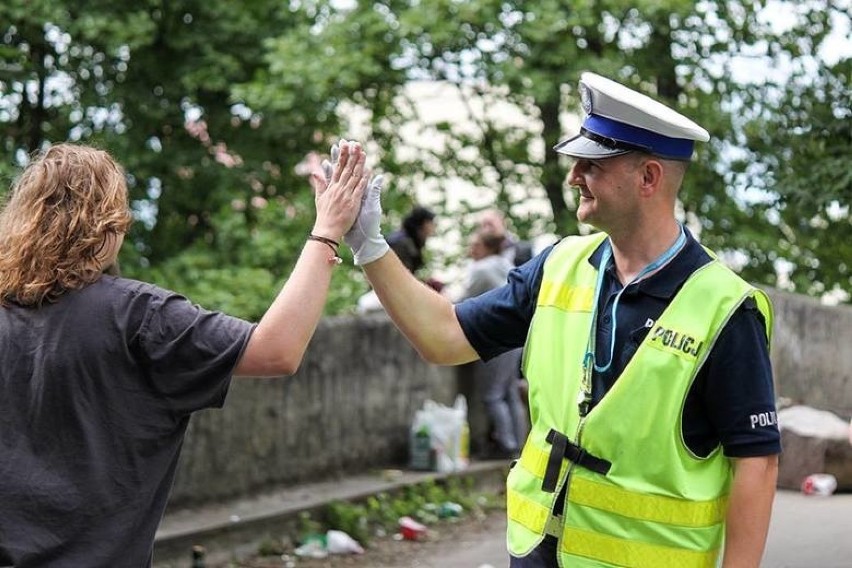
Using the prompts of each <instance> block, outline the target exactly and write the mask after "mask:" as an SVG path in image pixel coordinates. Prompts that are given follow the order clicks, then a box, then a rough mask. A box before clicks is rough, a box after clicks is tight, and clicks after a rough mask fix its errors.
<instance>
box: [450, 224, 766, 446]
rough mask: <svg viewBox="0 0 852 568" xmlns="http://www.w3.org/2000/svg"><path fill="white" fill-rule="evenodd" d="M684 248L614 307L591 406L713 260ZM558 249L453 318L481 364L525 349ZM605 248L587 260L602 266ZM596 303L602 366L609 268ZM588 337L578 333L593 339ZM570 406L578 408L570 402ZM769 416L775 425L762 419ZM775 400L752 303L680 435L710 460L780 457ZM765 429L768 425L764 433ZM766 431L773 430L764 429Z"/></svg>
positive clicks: (697, 392)
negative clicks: (715, 456) (720, 452)
mask: <svg viewBox="0 0 852 568" xmlns="http://www.w3.org/2000/svg"><path fill="white" fill-rule="evenodd" d="M687 237H688V239H687V243H686V244H685V245H684V247H683V249H682V250H681V251H680V252H679V253H678V254H677V256H675V258H674V259H672V261H671V262H669V263H668V264H667V265H666V266H664V267H663V268H662V269H661V270H659V271H658V272H657V273H655V274H653V275H651V276H650V277H648V278H646V279H644V280H641V281H639V282H638V283H635V284H630V285H628V287H627V289H626V290H624V293H623V294H622V296H621V299H620V300H619V303H618V308H617V314H616V316H617V318H616V319H617V321H618V326H617V329H616V330H615V350H614V355H613V361H612V366H611V367H610V368H609V369H608V371H607V372H604V373H598V372H595V373H594V375H593V377H592V383H593V384H592V395H593V400H594V402H597V401H599V400H600V399H601V397H602V396H604V394H605V393H606V392H607V391H609V389H610V388H611V387H612V385H613V384H614V383H615V381H616V380H617V379H618V376H619V375H620V374H621V371H622V370H623V369H624V367H625V366H626V365H627V363H628V362H629V361H630V359H631V357H633V354H634V353H635V352H636V349H637V348H638V347H639V344H640V343H641V341H642V340H643V339H644V338H645V336H646V335H647V333H648V331H649V326H648V325H646V324H647V323H648V322H649V320H653V321H656V320H657V318H658V317H659V316H660V314H662V313H663V310H664V309H665V308H666V306H668V305H669V303H670V302H671V300H672V298H673V297H674V296H675V294H677V292H678V290H680V287H681V286H682V285H683V283H684V282H685V281H686V279H687V278H688V277H689V275H690V274H692V273H693V272H694V271H695V270H696V269H698V268H699V267H701V266H703V265H704V264H706V263H708V262H710V260H711V258H710V255H708V254H707V252H706V251H705V250H704V248H703V247H702V246H701V245H700V244H699V243H698V242H697V241H696V240H695V239H694V238H693V237H692V235H691V234H689V232H688V231H687ZM552 250H553V247H549V248H547V249H546V250H545V251H543V252H542V253H541V254H539V255H538V256H536V257H535V258H533V259H532V260H530V261H529V262H527V263H526V264H524V265H522V266H520V267H518V268H516V269H515V270H513V271H512V272H511V273H510V274H509V278H508V282H507V284H506V285H505V286H503V287H501V288H497V289H495V290H491V291H489V292H486V293H485V294H482V295H480V296H477V297H476V298H471V299H469V300H465V301H464V302H461V303H460V304H458V305H457V306H456V315H457V316H458V319H459V322H460V324H461V327H462V329H463V330H464V333H465V335H466V336H467V339H468V341H469V342H470V344H471V345H472V346H473V348H474V349H475V350H476V351H477V353H479V355H480V356H481V357H482V358H483V359H490V358H491V357H494V356H495V355H498V354H500V353H502V352H504V351H506V350H508V349H511V348H513V347H518V346H521V345H523V344H524V342H525V341H526V337H527V332H528V331H529V327H530V322H531V321H532V316H533V312H534V311H535V304H536V299H537V297H538V292H539V288H540V286H541V279H542V272H543V269H544V262H545V260H546V259H547V256H548V255H549V254H550V252H551V251H552ZM602 254H603V245H602V246H600V247H598V249H597V250H596V251H595V252H594V253H593V254H592V255H591V256H590V257H589V260H588V262H590V263H591V264H592V265H593V266H595V267H597V266H599V264H600V259H601V255H602ZM601 288H602V289H601V293H600V297H599V299H598V325H597V335H596V351H597V360H598V364H602V363H605V362H606V361H607V360H608V359H609V353H610V341H611V338H612V336H611V333H612V321H611V320H612V317H611V314H612V304H613V301H614V300H615V296H616V294H618V292H619V291H620V290H621V289H622V285H621V282H620V281H619V279H618V277H617V275H616V272H615V265H614V264H613V263H612V261H610V264H609V266H608V268H607V269H606V272H605V274H604V279H603V282H602V287H601ZM589 331H590V330H578V333H589ZM572 403H573V402H572ZM761 415H765V416H768V417H771V419H770V420H766V419H763V420H760V419H759V418H758V417H760V416H761ZM775 416H776V414H775V393H774V386H773V380H772V369H771V367H770V362H769V346H768V343H767V338H766V331H765V325H764V320H763V316H762V314H761V313H760V311H758V309H757V306H756V305H755V303H754V301H753V300H751V299H749V300H747V301H746V302H745V303H744V304H743V305H742V306H740V307H739V308H738V309H737V310H736V312H735V313H734V315H733V316H732V317H731V319H730V321H729V322H728V323H727V324H726V325H725V328H724V329H723V330H722V333H721V334H720V336H719V338H718V340H717V341H716V343H715V345H714V346H713V349H712V351H711V352H710V355H709V356H708V358H707V360H706V361H705V362H704V365H703V366H702V368H701V370H700V371H699V373H698V376H697V377H696V380H695V382H694V383H693V385H692V387H691V388H690V391H689V394H688V395H687V399H686V404H685V407H684V414H683V433H684V440H685V441H686V444H687V446H688V447H689V448H690V449H691V450H692V451H693V452H694V453H695V454H697V455H700V456H706V455H708V454H709V453H710V452H711V451H713V449H714V448H716V447H717V446H718V445H719V444H721V445H722V447H723V448H724V453H725V455H727V456H729V457H753V456H765V455H772V454H777V453H779V452H780V451H781V436H780V433H779V431H778V427H777V425H776V420H775ZM761 424H764V425H763V426H761ZM767 424H768V425H767Z"/></svg>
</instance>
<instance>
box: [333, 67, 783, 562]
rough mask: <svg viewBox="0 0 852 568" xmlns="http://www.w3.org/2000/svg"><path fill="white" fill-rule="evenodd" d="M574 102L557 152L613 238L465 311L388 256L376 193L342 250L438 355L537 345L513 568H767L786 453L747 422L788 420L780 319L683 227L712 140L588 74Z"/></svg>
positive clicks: (511, 529) (441, 360)
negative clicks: (575, 128)
mask: <svg viewBox="0 0 852 568" xmlns="http://www.w3.org/2000/svg"><path fill="white" fill-rule="evenodd" d="M580 92H581V98H582V107H583V111H584V114H585V118H584V121H583V125H582V128H581V129H580V133H579V134H577V135H576V136H574V137H572V138H570V139H568V140H565V141H563V142H561V143H559V144H558V145H557V146H556V148H555V149H556V151H557V152H559V153H561V154H565V155H567V156H571V157H572V158H574V159H575V161H574V165H573V167H572V169H571V172H570V174H569V182H570V184H571V185H572V186H573V187H574V188H575V189H576V190H577V191H578V193H579V205H578V209H577V217H578V219H579V220H580V221H581V222H583V223H586V224H589V225H592V226H594V227H595V228H597V229H599V230H600V232H598V233H594V234H592V235H589V236H572V237H567V238H565V239H563V240H562V241H561V242H559V243H557V244H556V245H555V246H552V247H550V248H548V249H546V250H544V251H543V252H542V253H541V254H539V255H538V256H537V257H535V258H533V259H532V260H531V261H530V262H528V263H527V264H525V265H524V266H521V267H519V268H517V269H515V270H514V271H513V272H512V273H510V275H509V278H508V283H507V284H506V285H505V286H503V287H501V288H498V289H496V290H493V291H490V292H487V293H485V294H483V295H481V296H478V297H476V298H472V299H469V300H466V301H464V302H461V303H459V304H457V305H455V306H453V305H451V304H450V303H449V302H448V301H447V300H446V299H445V298H443V297H442V296H440V295H438V294H435V293H433V292H431V291H430V290H428V289H427V288H426V287H424V286H422V285H420V284H419V283H418V282H417V281H416V280H415V279H414V278H412V277H411V276H410V274H409V273H408V271H407V270H406V269H405V267H404V266H403V265H402V264H401V263H400V262H399V261H398V260H397V259H396V258H395V256H394V255H392V254H386V253H387V251H388V246H387V244H386V243H385V242H384V239H383V238H382V237H381V234H380V232H379V222H380V218H381V207H380V204H379V192H380V185H379V184H371V187H370V189H368V192H367V194H366V197H365V201H364V204H363V205H362V209H361V212H360V214H359V219H358V221H357V222H356V226H355V228H353V230H352V231H351V232H350V233H349V234H347V236H346V238H345V240H346V242H347V243H348V244H349V245H350V247H352V249H353V251H354V255H355V262H356V264H358V265H360V266H362V267H363V269H364V271H365V272H366V275H367V277H368V278H369V280H370V283H371V284H372V286H373V288H374V289H375V291H376V293H377V294H378V297H379V298H380V299H381V302H382V304H383V305H384V307H385V309H386V310H387V312H388V313H389V314H390V315H391V317H392V318H393V320H394V322H395V323H396V325H397V326H398V327H399V328H400V329H401V330H402V332H403V333H404V334H405V335H406V336H407V337H408V339H409V340H410V341H411V343H412V344H413V345H414V346H415V347H416V349H417V350H418V351H419V353H420V354H421V355H422V356H423V357H424V358H425V359H426V360H428V361H431V362H433V363H437V364H447V365H454V364H459V363H465V362H468V361H471V360H473V359H477V358H480V357H481V358H483V359H489V358H491V357H494V356H495V355H497V354H499V353H502V352H504V351H507V350H509V349H512V348H514V347H518V346H521V345H524V348H525V356H524V371H525V375H526V376H527V377H528V379H529V384H530V391H529V401H530V407H531V408H530V410H531V415H532V421H533V424H532V430H531V432H530V435H529V437H528V439H527V442H526V444H525V446H524V449H523V452H522V454H521V458H520V459H519V460H518V462H517V463H516V464H515V465H514V467H513V468H512V470H511V471H510V473H509V477H508V480H507V485H508V488H507V505H508V517H509V519H508V539H507V540H508V547H509V552H510V554H511V557H512V560H511V566H515V567H528V566H536V567H539V566H557V565H562V566H595V567H600V566H652V567H666V566H676V567H687V566H715V565H716V562H717V559H719V558H721V559H722V561H723V565H724V566H726V567H734V566H758V565H759V563H760V559H761V556H762V554H763V548H764V544H765V540H766V533H767V529H768V525H769V517H770V512H771V507H772V501H773V497H774V493H775V482H776V477H777V467H778V462H777V454H778V453H779V452H780V436H779V432H778V430H777V426H776V425H775V424H774V423H771V422H772V421H763V422H761V421H760V420H754V417H755V416H760V415H761V414H766V413H774V411H775V406H774V400H775V397H774V393H773V379H772V372H771V368H770V363H769V355H768V346H769V339H770V331H771V323H772V311H771V306H770V303H769V300H768V298H767V296H766V295H765V294H764V293H763V292H761V291H760V290H758V289H756V288H754V287H752V286H751V285H749V284H748V283H746V282H745V281H743V280H742V279H741V278H739V277H738V276H737V275H735V274H734V273H733V272H732V271H731V270H729V269H728V268H726V267H725V266H723V265H722V264H721V263H720V261H719V260H718V259H716V257H715V256H714V255H713V254H712V253H710V252H709V251H707V250H706V249H704V248H703V247H702V246H701V245H700V244H699V243H698V242H697V241H696V240H695V238H694V236H693V235H692V234H691V233H690V231H689V230H688V229H687V228H686V227H684V226H683V225H681V224H680V223H679V222H678V221H677V219H676V217H675V213H674V211H675V203H676V199H677V194H678V191H679V189H680V187H681V183H682V181H683V177H684V174H685V172H686V169H687V166H688V163H689V161H690V160H691V157H692V154H693V149H694V144H695V142H696V141H702V142H706V141H707V140H709V134H708V133H707V131H706V130H704V129H703V128H702V127H700V126H699V125H697V124H695V123H694V122H693V121H691V120H690V119H688V118H686V117H685V116H683V115H681V114H679V113H677V112H675V111H674V110H672V109H670V108H668V107H666V106H665V105H663V104H661V103H659V102H657V101H655V100H653V99H651V98H649V97H647V96H645V95H642V94H640V93H638V92H636V91H634V90H632V89H629V88H627V87H625V86H623V85H621V84H619V83H616V82H614V81H611V80H609V79H606V78H604V77H600V76H598V75H595V74H592V73H584V74H583V75H582V76H581V80H580ZM773 415H774V414H773ZM723 543H724V546H723ZM723 548H724V551H723Z"/></svg>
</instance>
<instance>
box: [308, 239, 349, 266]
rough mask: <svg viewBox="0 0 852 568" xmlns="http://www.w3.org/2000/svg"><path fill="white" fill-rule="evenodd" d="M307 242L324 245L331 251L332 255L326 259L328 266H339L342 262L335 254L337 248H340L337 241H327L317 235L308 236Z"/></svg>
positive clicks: (336, 253)
mask: <svg viewBox="0 0 852 568" xmlns="http://www.w3.org/2000/svg"><path fill="white" fill-rule="evenodd" d="M308 240H309V241H317V242H319V243H323V244H324V245H326V246H328V248H330V249H331V252H332V253H333V254H332V255H331V256H330V257H328V262H329V264H341V263H342V262H343V259H342V258H340V255H339V254H338V252H337V247H339V246H340V243H338V242H337V241H335V240H333V239H329V238H328V237H320V236H319V235H314V234H309V235H308Z"/></svg>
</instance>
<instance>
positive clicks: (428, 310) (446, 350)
mask: <svg viewBox="0 0 852 568" xmlns="http://www.w3.org/2000/svg"><path fill="white" fill-rule="evenodd" d="M334 153H335V151H334V148H332V156H333V157H334ZM381 193H382V177H381V176H376V177H375V178H373V179H372V180H370V183H369V184H368V186H367V190H366V191H365V192H364V195H363V198H362V203H361V210H360V212H359V213H358V219H357V220H356V221H355V224H354V225H353V226H352V228H351V229H350V230H349V232H348V233H346V235H344V237H343V240H344V241H345V242H346V244H347V245H349V247H350V248H351V249H352V252H353V255H354V257H355V264H357V265H358V266H361V267H362V268H363V269H364V272H365V273H366V274H367V278H368V279H369V280H370V284H372V286H373V290H375V292H376V295H377V296H378V298H379V300H380V301H381V303H382V306H384V308H385V311H387V313H388V314H389V315H390V317H391V319H392V320H393V322H394V323H395V324H396V326H397V327H398V328H399V329H400V331H402V333H403V334H404V335H405V337H406V338H408V340H409V341H410V342H411V344H412V345H413V346H414V348H415V349H417V351H418V352H419V353H420V356H421V357H423V358H424V359H425V360H427V361H429V362H430V363H435V364H438V365H457V364H461V363H467V362H469V361H473V360H475V359H478V355H477V354H476V351H474V349H473V347H471V345H470V343H469V342H468V340H467V338H466V337H465V335H464V332H463V331H462V328H461V326H460V325H459V321H458V319H457V318H456V313H455V310H454V309H453V305H452V304H451V303H450V301H449V300H448V299H447V298H445V297H443V296H441V295H440V294H438V293H437V292H436V291H434V290H432V289H431V288H429V287H428V286H426V285H425V284H423V283H422V282H420V281H419V280H417V278H415V277H414V275H413V274H411V272H409V271H408V269H407V268H406V267H405V266H404V265H403V264H402V262H401V261H400V260H399V258H398V257H397V256H396V254H395V253H393V252H392V251H391V250H390V247H389V246H388V243H387V241H385V239H384V237H383V236H382V234H381V227H380V225H381V219H382V205H381Z"/></svg>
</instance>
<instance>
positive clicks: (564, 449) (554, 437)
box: [541, 429, 612, 493]
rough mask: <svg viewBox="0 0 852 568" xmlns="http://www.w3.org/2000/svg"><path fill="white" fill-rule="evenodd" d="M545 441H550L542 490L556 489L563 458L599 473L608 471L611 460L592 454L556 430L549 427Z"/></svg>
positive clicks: (551, 491) (602, 473) (551, 490)
mask: <svg viewBox="0 0 852 568" xmlns="http://www.w3.org/2000/svg"><path fill="white" fill-rule="evenodd" d="M547 441H548V442H549V443H550V455H549V456H548V458H547V469H546V470H545V472H544V481H543V482H542V484H541V489H542V490H543V491H547V492H548V493H553V492H555V491H556V485H557V484H558V483H559V470H560V469H562V460H563V458H564V459H567V460H569V461H571V462H573V463H575V464H577V465H579V466H581V467H584V468H586V469H589V470H591V471H594V472H595V473H599V474H601V475H606V474H607V473H609V468H611V467H612V462H608V461H606V460H604V459H601V458H598V457H595V456H593V455H592V454H590V453H588V452H587V451H586V450H584V449H583V448H581V447H580V446H578V445H577V444H575V443H574V442H572V441H571V440H569V439H568V437H567V436H565V435H564V434H561V433H559V432H557V431H556V430H553V429H551V430H550V432H548V433H547Z"/></svg>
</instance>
